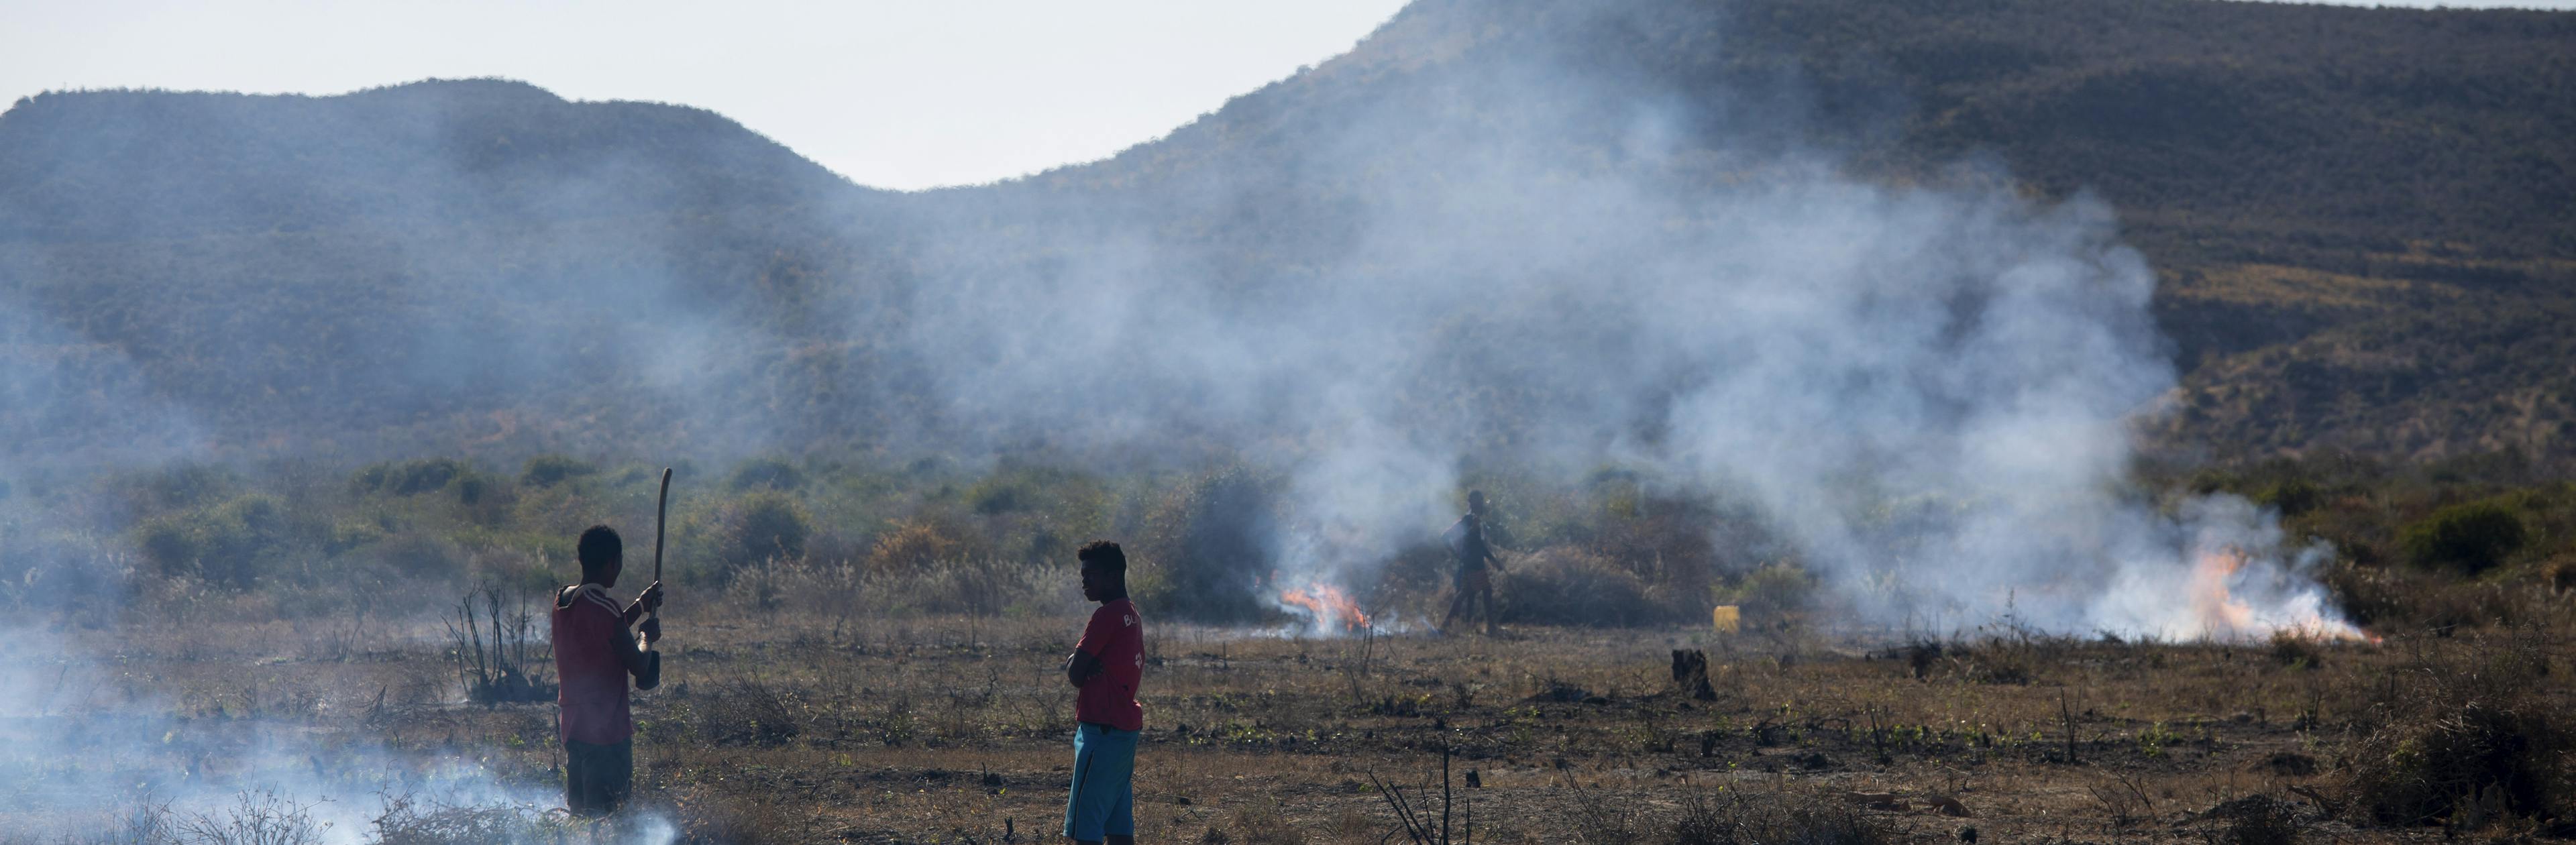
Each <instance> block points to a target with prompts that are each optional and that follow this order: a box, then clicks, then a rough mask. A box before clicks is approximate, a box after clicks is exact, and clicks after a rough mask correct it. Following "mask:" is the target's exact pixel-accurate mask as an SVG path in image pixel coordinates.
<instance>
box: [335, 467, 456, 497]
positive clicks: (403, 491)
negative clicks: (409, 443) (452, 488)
mask: <svg viewBox="0 0 2576 845" xmlns="http://www.w3.org/2000/svg"><path fill="white" fill-rule="evenodd" d="M473 471H474V468H473V466H472V465H470V464H467V463H466V462H464V461H460V460H457V459H455V458H423V459H420V460H416V461H387V462H384V463H379V464H369V465H367V466H366V467H365V468H363V469H360V470H358V473H357V475H355V476H353V477H351V478H350V484H351V486H353V487H355V488H357V489H358V491H359V492H366V493H392V494H394V495H397V496H414V495H419V494H421V493H427V492H430V491H432V490H438V489H442V488H445V487H446V486H447V483H448V482H450V481H454V480H456V479H457V478H458V477H460V476H464V475H467V474H470V473H472V472H473Z"/></svg>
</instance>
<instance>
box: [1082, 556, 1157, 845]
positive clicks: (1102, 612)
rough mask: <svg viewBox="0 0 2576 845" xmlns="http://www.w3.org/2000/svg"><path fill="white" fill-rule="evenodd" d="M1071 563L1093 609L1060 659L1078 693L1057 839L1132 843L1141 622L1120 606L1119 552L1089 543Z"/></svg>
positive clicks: (1141, 711) (1123, 571) (1140, 717)
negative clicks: (1069, 779) (1078, 566)
mask: <svg viewBox="0 0 2576 845" xmlns="http://www.w3.org/2000/svg"><path fill="white" fill-rule="evenodd" d="M1074 558H1075V559H1077V560H1080V561H1081V562H1082V597H1083V598H1086V599H1090V600H1092V601H1096V602H1099V603H1100V609H1099V610H1095V611H1092V612H1091V624H1089V625H1086V626H1083V629H1082V641H1081V642H1078V643H1075V644H1074V645H1073V654H1071V655H1067V656H1066V657H1065V659H1064V679H1065V680H1066V681H1067V682H1069V683H1071V684H1073V686H1074V688H1075V689H1078V690H1080V692H1079V693H1077V694H1075V696H1074V703H1073V716H1074V719H1075V720H1077V722H1078V724H1077V725H1075V727H1074V732H1073V789H1072V793H1071V794H1070V795H1067V796H1066V797H1065V802H1064V838H1066V839H1071V840H1073V841H1075V842H1080V843H1086V845H1101V842H1102V840H1103V839H1104V838H1105V839H1106V840H1107V842H1108V845H1136V786H1135V778H1134V774H1135V771H1136V737H1137V735H1138V734H1140V733H1142V732H1143V731H1144V730H1145V708H1144V707H1143V706H1142V705H1139V704H1137V703H1136V684H1137V682H1138V681H1141V680H1143V679H1144V676H1145V619H1144V617H1142V616H1139V615H1137V613H1136V603H1135V602H1131V601H1128V600H1127V553H1126V552H1124V551H1121V550H1119V548H1118V544H1117V543H1112V542H1109V541H1107V540H1094V541H1092V542H1090V543H1087V544H1084V545H1083V547H1082V549H1081V550H1080V551H1077V552H1075V553H1074Z"/></svg>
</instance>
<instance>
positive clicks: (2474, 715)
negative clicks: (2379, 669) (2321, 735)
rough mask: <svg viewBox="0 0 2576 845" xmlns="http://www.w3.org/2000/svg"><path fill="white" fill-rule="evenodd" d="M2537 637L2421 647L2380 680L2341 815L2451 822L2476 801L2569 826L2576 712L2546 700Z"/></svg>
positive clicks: (2574, 800) (2520, 634)
mask: <svg viewBox="0 0 2576 845" xmlns="http://www.w3.org/2000/svg"><path fill="white" fill-rule="evenodd" d="M2547 643H2548V639H2547V635H2546V633H2545V632H2542V631H2539V630H2536V629H2517V630H2514V631H2510V632H2505V633H2503V634H2501V635H2488V636H2482V637H2480V638H2478V639H2477V640H2476V641H2474V642H2472V643H2470V644H2468V645H2467V646H2465V647H2454V648H2447V649H2428V650H2425V651H2422V652H2421V653H2419V654H2417V655H2416V656H2415V657H2413V658H2412V659H2410V660H2409V661H2408V663H2407V664H2406V665H2405V666H2404V667H2403V670H2402V671H2401V672H2399V673H2398V674H2397V675H2395V676H2394V677H2391V678H2389V679H2388V680H2386V681H2385V682H2384V683H2383V682H2378V681H2364V682H2363V683H2364V685H2365V688H2364V690H2362V694H2363V695H2366V696H2368V697H2369V698H2370V699H2371V700H2372V705H2371V708H2370V710H2369V711H2368V713H2367V715H2366V716H2365V717H2364V718H2363V719H2362V720H2360V722H2359V723H2358V724H2357V725H2356V726H2355V727H2356V733H2357V734H2358V737H2357V738H2356V739H2355V741H2354V743H2353V745H2352V747H2351V750H2350V752H2349V758H2350V762H2349V763H2348V764H2347V765H2346V766H2345V767H2344V768H2343V770H2342V772H2341V778H2340V779H2341V783H2342V786H2343V789H2344V795H2343V799H2344V800H2345V801H2346V802H2347V809H2349V810H2350V811H2351V812H2353V813H2354V814H2355V815H2358V816H2360V817H2362V818H2364V819H2367V820H2370V821H2376V822H2380V823H2383V824H2392V825H2417V824H2426V823H2431V822H2435V821H2456V820H2457V819H2456V817H2457V816H2458V815H2459V814H2460V813H2461V812H2462V811H2463V810H2468V809H2470V808H2472V807H2476V806H2478V805H2480V804H2481V803H2485V804H2492V805H2495V807H2494V809H2496V810H2499V811H2501V812H2502V813H2504V814H2507V815H2510V816H2513V817H2520V818H2536V819H2557V820H2559V823H2560V824H2562V825H2563V824H2566V823H2568V821H2570V820H2576V816H2571V813H2576V760H2571V759H2570V755H2571V753H2576V733H2571V731H2576V713H2571V712H2569V710H2568V708H2567V706H2566V705H2565V703H2564V702H2563V701H2561V700H2559V699H2558V698H2557V697H2555V696H2554V695H2553V694H2552V692H2551V687H2552V686H2553V685H2555V684H2559V683H2563V682H2560V681H2557V680H2555V679H2553V678H2551V677H2549V676H2550V675H2551V672H2552V667H2551V666H2550V661H2549V657H2548V653H2547V650H2546V649H2547Z"/></svg>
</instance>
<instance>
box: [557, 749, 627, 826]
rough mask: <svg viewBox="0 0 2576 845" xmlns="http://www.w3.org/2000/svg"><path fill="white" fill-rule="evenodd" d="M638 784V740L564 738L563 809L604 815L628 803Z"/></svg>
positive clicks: (588, 814) (575, 813) (578, 814)
mask: <svg viewBox="0 0 2576 845" xmlns="http://www.w3.org/2000/svg"><path fill="white" fill-rule="evenodd" d="M634 783H635V740H633V739H625V740H620V741H617V742H614V743H610V744H608V745H594V744H591V743H587V742H574V741H572V740H564V809H566V810H571V811H572V814H573V815H576V816H605V815H608V814H610V813H614V812H617V808H618V807H621V806H625V804H626V794H627V792H628V791H630V790H632V789H633V788H634Z"/></svg>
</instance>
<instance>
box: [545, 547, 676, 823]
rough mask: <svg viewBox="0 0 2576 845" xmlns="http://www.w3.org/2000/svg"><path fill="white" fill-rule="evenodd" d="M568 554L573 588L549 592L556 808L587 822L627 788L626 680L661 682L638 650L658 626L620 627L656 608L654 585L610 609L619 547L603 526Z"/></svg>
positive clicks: (630, 754)
mask: <svg viewBox="0 0 2576 845" xmlns="http://www.w3.org/2000/svg"><path fill="white" fill-rule="evenodd" d="M574 555H575V556H576V557H578V558H579V559H580V560H581V583H579V584H574V585H572V586H569V587H565V588H563V589H561V590H558V591H556V592H555V609H554V614H553V617H552V622H553V626H554V627H553V630H554V649H555V674H556V675H557V679H558V680H560V681H561V682H562V687H561V690H562V691H561V692H560V693H558V694H557V696H556V698H555V703H556V704H557V705H558V707H559V708H560V709H561V711H562V715H561V717H560V726H561V732H562V734H563V744H564V809H566V810H570V811H572V814H573V815H575V816H579V817H586V818H595V817H599V816H605V815H608V814H610V813H614V812H616V811H617V809H618V808H619V807H620V806H623V805H625V803H626V796H627V794H628V793H629V792H630V791H631V790H632V788H633V785H634V777H635V718H634V716H633V715H632V714H631V713H629V711H628V710H627V700H626V678H627V676H628V675H630V674H631V675H633V676H635V686H636V688H638V689H652V688H653V687H654V685H656V684H659V683H661V678H660V674H661V672H660V669H659V664H658V663H657V662H655V661H654V660H652V659H651V658H650V657H648V656H647V655H646V652H645V646H648V645H651V644H652V643H653V641H654V640H658V639H661V638H662V622H661V620H658V619H645V620H644V624H643V626H642V630H640V631H639V632H638V634H637V635H634V636H630V635H628V634H627V632H626V626H628V625H632V624H634V623H635V620H636V619H637V618H639V617H642V616H644V615H645V613H646V612H648V611H650V610H652V609H653V608H655V607H657V606H659V605H661V603H662V582H660V581H655V582H653V583H652V585H650V586H647V587H645V588H644V593H643V595H639V596H636V597H635V601H634V602H633V603H631V604H628V605H626V606H625V607H623V608H620V607H618V606H617V601H616V600H615V599H612V598H609V596H608V589H609V588H610V587H615V586H617V575H618V573H619V572H620V571H622V570H624V569H625V567H626V562H625V556H626V548H625V543H624V542H622V541H620V540H619V539H618V538H617V532H616V531H614V530H611V529H610V528H609V527H608V526H605V525H594V526H591V527H590V530H588V531H583V532H581V540H580V542H579V543H578V544H576V546H575V549H574Z"/></svg>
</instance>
